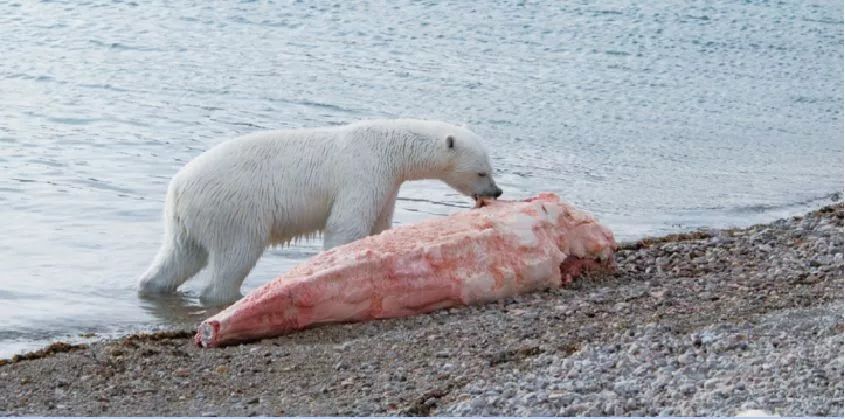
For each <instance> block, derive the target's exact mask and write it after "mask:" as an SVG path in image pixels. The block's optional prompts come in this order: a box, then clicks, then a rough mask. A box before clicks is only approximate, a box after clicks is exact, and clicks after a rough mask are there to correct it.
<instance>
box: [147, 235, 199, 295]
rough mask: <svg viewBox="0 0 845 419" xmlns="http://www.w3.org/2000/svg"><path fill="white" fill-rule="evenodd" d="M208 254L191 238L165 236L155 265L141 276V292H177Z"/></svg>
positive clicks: (196, 270)
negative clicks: (185, 239) (180, 238)
mask: <svg viewBox="0 0 845 419" xmlns="http://www.w3.org/2000/svg"><path fill="white" fill-rule="evenodd" d="M207 257H208V254H207V253H206V251H205V250H204V249H203V248H201V247H200V246H198V245H196V244H195V243H193V242H189V241H180V240H177V239H176V238H174V237H166V238H165V240H164V243H163V244H162V245H161V249H159V251H158V254H157V255H156V257H155V259H154V260H153V263H152V265H150V267H149V268H148V269H147V271H146V272H144V274H143V275H141V277H140V278H139V279H138V293H139V294H141V295H154V294H167V293H172V292H174V291H176V288H179V285H182V284H183V283H184V282H185V281H187V280H188V279H189V278H190V277H192V276H194V275H196V273H197V272H199V271H200V270H201V269H202V268H203V267H204V266H205V264H206V261H207Z"/></svg>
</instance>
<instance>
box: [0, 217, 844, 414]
mask: <svg viewBox="0 0 845 419" xmlns="http://www.w3.org/2000/svg"><path fill="white" fill-rule="evenodd" d="M842 218H843V209H842V204H841V203H839V204H837V205H834V206H831V207H826V208H823V209H821V210H819V211H815V212H813V213H811V214H808V215H806V216H805V217H797V218H792V219H787V220H779V221H776V222H773V223H770V224H766V225H757V226H753V227H750V228H748V229H736V230H718V231H717V230H714V231H706V232H697V233H692V234H688V235H682V236H670V237H664V238H658V239H652V240H644V241H641V242H638V243H629V244H625V245H623V246H622V248H621V249H620V250H619V251H618V252H617V262H618V265H619V266H618V268H619V269H618V272H616V273H614V274H603V275H593V276H590V277H585V278H581V279H579V280H577V281H576V282H575V283H574V284H572V285H571V286H568V287H566V288H564V289H559V290H551V291H546V292H539V293H534V294H530V295H526V296H522V297H520V298H517V299H511V300H508V301H500V302H498V303H495V304H489V305H485V306H476V307H462V308H456V309H449V310H445V311H441V312H437V313H433V314H430V315H422V316H416V317H412V318H405V319H395V320H384V321H375V322H368V323H361V324H346V325H335V326H327V327H319V328H315V329H311V330H307V331H304V332H301V333H296V334H292V335H288V336H284V337H279V338H276V339H268V340H264V341H260V342H256V343H252V344H248V345H243V346H234V347H228V348H223V349H213V350H208V349H205V350H203V349H199V348H196V347H194V346H193V344H192V343H191V341H190V339H189V338H188V336H189V335H190V333H189V332H187V331H186V332H174V333H164V334H156V335H140V336H130V337H127V338H123V339H118V340H108V341H99V342H95V343H93V344H90V345H87V346H83V347H72V346H69V345H61V344H57V345H54V346H53V347H52V349H50V350H45V351H43V352H44V353H41V354H31V355H29V356H23V357H17V358H16V359H14V360H7V361H0V364H3V365H2V366H0V414H3V415H64V416H66V415H130V416H131V415H195V416H200V415H202V416H215V415H229V416H247V415H549V416H552V415H566V416H573V415H636V416H643V415H649V416H651V415H683V416H687V415H717V416H718V415H733V414H736V413H737V412H739V411H741V410H747V409H762V410H765V411H767V412H769V413H773V414H778V415H798V416H801V415H820V416H840V417H841V416H842V415H843V227H842Z"/></svg>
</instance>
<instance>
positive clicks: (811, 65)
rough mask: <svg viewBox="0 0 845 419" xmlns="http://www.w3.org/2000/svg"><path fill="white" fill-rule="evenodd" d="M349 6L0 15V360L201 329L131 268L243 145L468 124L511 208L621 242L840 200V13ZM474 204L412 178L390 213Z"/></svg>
mask: <svg viewBox="0 0 845 419" xmlns="http://www.w3.org/2000/svg"><path fill="white" fill-rule="evenodd" d="M356 3H358V2H334V3H320V4H319V5H316V4H314V3H311V2H295V3H282V4H267V3H264V2H243V3H234V2H231V3H227V4H222V5H221V4H216V3H215V5H213V6H211V5H206V4H205V2H197V3H196V4H194V5H193V6H189V5H184V2H179V3H177V4H178V5H175V6H174V5H166V4H161V3H158V2H117V1H115V2H100V1H89V2H76V1H72V2H66V3H65V2H34V1H24V2H20V3H19V2H8V1H0V39H2V49H0V318H3V319H4V321H3V322H2V324H0V357H3V356H8V355H10V354H12V353H15V352H18V351H21V350H25V349H31V348H33V347H36V346H39V345H42V344H43V343H44V342H45V341H47V340H49V339H55V338H68V337H75V336H78V335H79V334H80V333H86V332H96V333H100V334H112V333H125V332H128V331H134V330H139V329H150V328H154V327H159V326H168V325H174V324H180V325H181V324H192V323H194V322H195V321H197V320H198V319H200V318H202V317H204V316H206V315H207V314H208V313H207V312H206V311H205V309H204V308H202V307H200V306H198V305H197V303H196V300H195V298H194V295H195V290H196V289H198V287H197V281H196V280H194V281H192V282H191V283H189V284H192V285H190V286H188V287H187V290H186V294H185V295H184V296H183V297H181V298H177V299H171V300H167V301H162V302H159V303H151V302H147V301H141V300H139V299H138V298H137V297H136V295H135V292H134V290H133V287H134V284H135V279H136V277H137V276H138V275H139V274H140V273H141V272H142V271H143V270H144V269H145V268H146V266H147V264H149V263H150V261H151V259H152V257H153V255H154V254H155V252H156V250H157V248H158V246H159V240H160V237H161V234H162V224H161V221H160V218H161V210H162V205H163V200H164V193H165V189H166V186H167V182H168V180H169V178H170V177H171V176H172V175H173V174H174V173H175V172H176V171H177V170H178V169H179V167H181V166H182V165H183V164H184V163H185V162H187V161H188V160H190V159H191V158H193V157H195V156H196V155H198V154H199V153H201V152H202V151H204V150H207V149H208V148H210V147H212V146H214V145H215V144H217V143H219V142H220V141H223V140H225V139H228V138H231V137H234V136H237V135H240V134H245V133H248V132H252V131H256V130H263V129H277V128H284V127H301V126H318V125H326V124H338V123H344V122H350V121H354V120H358V119H363V118H373V117H420V118H433V119H442V120H446V121H451V122H455V123H465V124H467V125H468V126H470V127H471V128H472V129H473V130H475V131H476V132H478V133H479V134H481V135H482V136H484V137H485V138H486V139H487V142H488V146H489V149H490V151H491V153H492V156H493V160H494V165H495V166H496V168H497V173H496V176H497V180H498V182H499V184H500V186H502V188H503V189H505V193H506V196H505V197H503V198H517V197H525V196H528V195H531V194H535V193H538V192H542V191H553V192H557V193H559V194H561V195H562V196H563V197H564V198H565V199H567V200H569V201H571V202H574V203H575V204H577V205H579V206H581V207H583V208H586V209H588V210H590V211H592V212H594V213H595V214H597V215H598V216H599V217H600V219H601V220H602V221H604V222H606V223H607V224H609V225H610V226H611V227H612V228H613V229H614V231H615V232H616V233H617V235H618V238H620V239H622V240H627V239H633V238H637V237H640V236H643V235H654V234H664V233H668V232H672V231H678V230H686V229H692V228H698V227H723V226H731V225H737V226H742V225H748V224H752V223H756V222H764V221H768V220H772V219H775V218H777V217H781V216H786V215H792V214H797V213H801V212H804V211H805V210H807V209H809V208H813V207H817V206H819V205H821V204H823V203H825V202H829V201H830V199H831V194H834V193H841V192H842V189H843V119H842V99H843V94H842V84H843V68H842V62H843V54H842V51H843V22H842V13H843V10H842V2H841V1H833V0H831V1H800V0H793V1H725V0H714V1H706V2H689V3H686V4H684V3H679V2H674V1H671V2H670V1H666V2H639V3H645V4H639V5H637V4H634V3H636V2H633V1H618V0H610V1H608V0H602V1H577V2H575V1H573V2H484V3H483V5H482V3H478V2H439V1H427V2H405V1H399V2H382V3H377V4H375V3H374V4H371V5H369V6H366V5H358V4H356ZM650 3H653V4H650ZM834 198H835V197H834ZM469 205H470V202H469V200H468V199H467V198H464V197H460V196H456V194H455V193H453V192H452V191H451V190H449V189H448V188H447V187H445V186H443V185H441V184H438V183H435V182H420V183H413V184H406V186H404V187H403V189H402V191H401V193H400V201H399V202H398V204H397V213H396V222H397V223H400V224H401V223H409V222H414V221H417V220H421V219H424V218H428V217H436V216H442V215H445V214H449V213H452V212H454V211H458V210H460V209H461V208H464V207H468V206H469ZM319 246H320V243H319V241H307V242H301V243H298V244H296V245H295V246H293V247H290V248H285V249H276V250H271V251H268V252H267V253H266V254H265V256H264V258H263V259H262V260H261V262H260V263H259V265H258V266H257V268H256V269H255V270H254V271H253V272H252V274H251V275H250V277H249V278H248V279H247V282H246V284H245V291H248V290H250V289H252V288H255V287H256V286H258V285H260V284H262V283H264V282H266V281H268V280H269V279H271V278H273V277H274V276H276V275H277V274H279V273H281V272H283V271H285V270H287V269H289V268H290V267H292V266H293V265H294V264H296V263H298V262H300V261H302V260H303V259H305V258H307V257H309V256H311V255H313V254H315V253H316V252H317V251H318V249H319ZM204 278H205V277H204V276H203V277H202V278H201V279H200V280H204Z"/></svg>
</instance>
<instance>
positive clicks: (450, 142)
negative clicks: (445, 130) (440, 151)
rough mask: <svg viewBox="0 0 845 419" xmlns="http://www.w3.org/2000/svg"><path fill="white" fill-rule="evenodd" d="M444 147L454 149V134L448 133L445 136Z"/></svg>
mask: <svg viewBox="0 0 845 419" xmlns="http://www.w3.org/2000/svg"><path fill="white" fill-rule="evenodd" d="M446 148H448V149H449V150H454V149H455V136H454V135H452V134H449V135H447V136H446Z"/></svg>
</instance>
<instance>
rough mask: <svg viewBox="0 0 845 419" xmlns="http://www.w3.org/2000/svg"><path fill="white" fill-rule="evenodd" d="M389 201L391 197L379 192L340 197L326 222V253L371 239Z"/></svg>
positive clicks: (354, 193) (349, 194)
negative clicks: (360, 240) (343, 245)
mask: <svg viewBox="0 0 845 419" xmlns="http://www.w3.org/2000/svg"><path fill="white" fill-rule="evenodd" d="M349 189H351V190H354V189H355V188H349ZM387 199H388V197H387V193H381V194H379V193H378V190H371V191H369V193H367V192H365V193H360V192H358V193H356V192H348V193H344V194H342V195H340V196H339V197H337V198H336V199H335V201H334V203H333V204H332V211H331V214H330V215H329V218H328V220H326V229H325V233H324V239H323V249H324V250H328V249H331V248H333V247H337V246H340V245H342V244H346V243H351V242H354V241H355V240H358V239H360V238H364V237H367V236H369V235H370V234H371V233H372V231H373V229H374V227H375V225H376V220H377V218H378V217H379V215H381V212H382V211H381V210H382V209H383V208H384V206H385V204H386V203H387Z"/></svg>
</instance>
